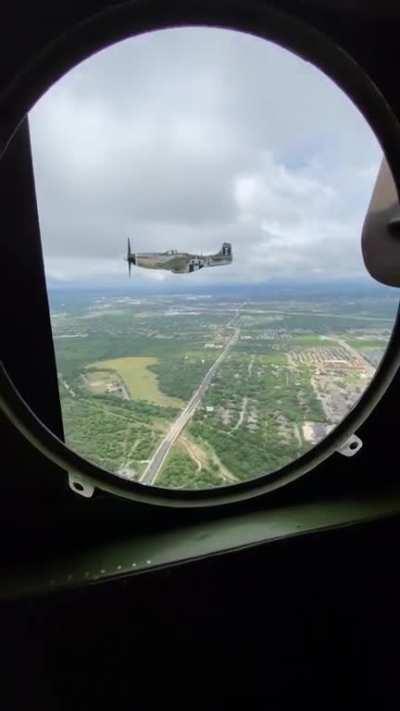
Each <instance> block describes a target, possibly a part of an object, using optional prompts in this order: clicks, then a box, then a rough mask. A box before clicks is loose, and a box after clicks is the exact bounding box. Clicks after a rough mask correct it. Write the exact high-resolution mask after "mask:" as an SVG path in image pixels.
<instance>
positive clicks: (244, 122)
mask: <svg viewBox="0 0 400 711" xmlns="http://www.w3.org/2000/svg"><path fill="white" fill-rule="evenodd" d="M30 123H31V131H32V147H33V157H34V170H35V177H36V183H37V193H38V203H39V213H40V222H41V229H42V235H43V242H44V252H45V260H46V267H47V272H48V274H49V275H50V276H52V277H53V278H54V279H66V280H68V279H77V280H80V281H81V280H88V281H91V280H98V281H99V282H101V281H102V280H104V279H111V280H112V279H115V281H121V283H124V282H123V280H124V279H125V278H126V277H125V274H126V264H125V265H124V264H123V261H122V260H123V256H124V252H125V243H126V237H127V236H128V235H131V236H133V238H134V243H135V248H136V249H137V250H139V251H140V250H142V249H143V250H144V249H146V250H148V249H151V250H163V249H166V248H176V249H185V250H188V251H193V252H199V251H204V252H207V251H214V250H215V249H216V248H218V247H219V246H220V243H221V242H222V241H230V242H232V243H233V248H234V255H235V261H234V264H233V265H232V266H231V267H229V268H226V269H225V268H224V269H220V270H210V271H209V272H206V271H204V272H202V273H199V274H196V275H194V276H193V277H190V278H191V279H196V280H197V282H203V281H204V282H206V281H209V280H211V281H217V282H220V281H229V280H237V281H247V280H263V279H267V278H269V277H270V276H272V275H273V276H282V277H284V276H300V277H308V276H310V275H313V274H327V275H328V274H329V275H332V276H348V275H355V274H360V273H363V271H364V268H363V266H362V260H361V254H360V233H361V225H362V221H363V218H364V215H365V210H366V207H367V205H368V202H369V198H370V194H371V191H372V187H373V183H374V179H375V176H376V173H377V169H378V164H379V160H380V149H379V147H378V145H377V142H376V140H375V138H374V136H373V135H372V133H371V131H370V129H369V127H368V126H367V124H366V122H365V120H364V119H363V118H362V117H361V116H360V114H359V113H358V111H357V110H356V109H355V108H354V106H353V105H352V104H351V103H350V101H349V100H348V99H347V98H346V97H345V96H344V95H343V94H342V93H341V92H340V91H339V90H338V89H337V87H336V86H335V85H334V84H333V83H332V82H331V81H330V80H329V79H327V78H326V77H324V76H323V75H322V74H321V73H320V72H319V71H318V70H316V69H314V68H313V67H312V66H310V65H309V64H307V63H305V62H303V61H302V60H300V59H298V58H296V57H294V56H292V55H290V54H289V53H288V52H286V51H285V50H282V49H280V48H278V47H276V46H274V45H271V44H269V43H266V42H264V41H262V40H259V39H256V38H253V37H250V36H246V35H243V34H238V33H233V32H229V31H222V30H213V29H205V28H204V29H199V28H191V29H181V30H168V31H163V32H156V33H152V34H147V35H144V36H142V37H139V38H136V39H132V40H128V41H126V42H123V43H120V44H119V45H116V46H114V47H112V48H110V49H108V50H105V51H104V52H101V53H98V54H97V55H95V56H94V57H92V58H91V59H89V60H88V61H86V62H84V63H83V64H81V65H79V66H78V67H77V68H76V69H75V70H73V71H72V72H71V73H70V74H69V75H67V76H66V77H65V78H64V79H63V80H61V81H60V82H59V83H58V84H57V85H55V86H54V87H53V88H52V89H51V90H50V91H49V92H48V94H47V95H46V96H45V97H43V99H42V100H41V101H40V102H39V103H38V105H37V106H36V107H35V108H34V109H33V111H32V112H31V116H30ZM211 271H212V273H211ZM136 273H137V274H138V270H136ZM159 278H161V279H167V280H168V279H169V278H170V276H168V275H164V274H161V275H159V274H158V275H156V274H154V273H150V272H148V273H141V274H140V275H139V276H138V279H139V280H144V281H146V280H151V279H159ZM177 278H179V277H172V280H174V279H177ZM171 283H172V282H171Z"/></svg>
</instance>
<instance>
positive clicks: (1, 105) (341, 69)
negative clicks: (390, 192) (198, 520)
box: [0, 0, 400, 507]
mask: <svg viewBox="0 0 400 711" xmlns="http://www.w3.org/2000/svg"><path fill="white" fill-rule="evenodd" d="M187 25H189V26H202V25H212V26H214V27H221V28H226V29H232V30H239V31H244V32H248V33H250V34H254V35H256V36H258V37H261V38H264V39H267V40H268V41H273V42H276V43H277V44H279V45H280V46H283V47H285V48H286V49H288V50H289V51H291V52H294V53H295V54H297V55H298V56H300V57H302V58H303V59H306V60H307V61H312V63H313V64H314V65H315V66H317V67H318V68H319V69H320V70H322V71H323V72H325V74H327V75H328V76H329V77H330V78H331V79H333V80H334V81H335V82H336V83H337V84H338V85H339V87H340V88H342V89H343V90H344V91H345V93H346V94H347V95H348V96H349V98H350V99H351V100H352V101H353V102H354V103H355V104H356V106H358V108H359V109H360V110H361V112H362V113H363V115H364V118H365V119H366V120H367V121H368V123H369V124H370V126H371V128H372V130H373V131H374V133H375V135H376V136H377V138H378V141H379V142H380V143H381V146H382V148H383V151H384V153H385V154H386V156H387V157H388V162H389V164H390V168H391V170H392V174H393V176H394V179H395V181H396V184H397V185H399V183H400V128H399V124H398V122H397V119H396V116H395V115H394V113H393V112H392V111H391V109H390V108H389V106H388V105H387V103H386V102H385V100H384V98H383V97H382V95H381V94H380V93H379V91H378V90H377V88H376V87H375V86H374V84H373V83H372V81H371V80H370V79H369V78H368V76H367V75H366V74H365V72H364V71H363V70H362V69H361V67H360V66H359V65H358V64H357V63H356V62H355V61H354V60H353V59H352V58H351V57H350V56H349V55H348V54H347V53H345V52H344V51H343V50H342V49H341V48H340V47H338V46H337V45H335V44H334V43H333V42H332V41H331V40H330V39H328V38H327V37H325V36H323V35H322V34H321V33H320V32H319V31H317V30H316V29H314V28H313V27H312V26H311V25H306V24H304V23H303V22H302V21H300V20H299V19H298V18H295V17H294V16H291V15H288V14H284V13H282V12H278V11H277V10H275V9H273V8H272V7H266V6H265V5H264V4H263V3H262V2H260V1H259V0H251V2H244V0H226V1H225V0H221V2H218V3H211V2H202V3H198V2H196V1H195V0H187V2H185V3H177V4H176V5H174V6H173V7H170V6H168V7H167V6H166V5H165V3H162V2H161V1H159V0H148V1H147V2H144V1H142V0H139V1H138V2H136V3H125V4H123V5H120V6H117V7H112V8H107V9H106V10H104V11H103V12H101V13H99V14H98V15H96V16H95V17H93V18H90V19H89V20H86V21H84V22H83V23H80V24H78V25H77V26H76V27H75V28H73V29H72V30H71V31H69V32H68V33H67V34H65V35H63V36H62V37H60V38H58V39H57V40H55V41H53V42H52V43H51V44H49V45H47V47H46V48H45V49H44V50H42V52H40V53H39V54H38V55H37V56H36V57H35V58H33V60H32V61H31V63H30V64H28V65H27V66H26V67H25V69H24V70H23V71H21V72H20V74H19V75H18V77H16V78H15V79H14V81H13V82H12V83H11V84H10V85H9V86H8V88H7V89H6V90H5V92H3V94H2V96H1V97H0V114H2V115H3V117H4V116H5V120H3V121H2V123H1V129H0V146H2V147H3V152H4V151H5V149H6V147H7V146H8V145H9V144H10V141H11V139H12V137H13V136H14V135H15V139H16V138H17V135H18V131H19V129H18V127H19V126H20V127H21V130H22V126H24V125H25V122H26V118H25V117H26V114H27V112H28V111H29V109H30V108H31V107H32V105H33V104H34V103H35V102H36V100H37V99H38V98H39V97H40V96H41V95H42V94H43V93H44V92H45V91H46V90H47V89H48V88H49V87H50V86H51V85H52V83H54V81H56V80H57V79H59V78H60V77H61V76H62V75H63V74H64V73H65V72H66V71H68V70H69V69H70V68H72V67H73V66H75V65H76V64H77V63H78V62H79V61H82V60H83V59H86V58H87V57H89V56H91V55H92V54H93V53H94V52H96V51H99V50H100V49H104V48H106V47H107V46H109V45H110V44H112V43H114V42H117V41H120V40H123V39H127V38H128V37H133V36H135V35H136V34H140V33H142V32H147V31H151V30H156V29H166V28H170V27H183V26H187ZM21 122H22V123H21ZM23 130H26V129H25V128H24V129H23ZM10 149H12V143H11V144H10V147H9V150H10ZM5 155H6V154H5ZM32 201H35V197H34V192H33V198H32ZM32 204H33V202H32ZM34 207H36V201H35V202H34ZM39 239H40V237H39ZM11 266H13V265H11ZM36 269H39V267H38V266H36ZM36 273H37V275H39V271H36ZM39 281H40V283H41V289H43V290H44V293H45V294H47V291H46V284H45V280H44V271H43V265H42V275H41V278H40V279H39ZM399 334H400V322H399V317H398V319H397V322H396V325H395V327H394V330H393V334H392V338H391V341H390V343H389V346H388V349H387V351H386V354H385V356H384V358H383V360H382V363H381V365H380V367H379V369H378V371H377V374H376V375H375V377H374V379H373V381H372V383H371V385H370V386H369V387H368V388H367V390H366V391H365V392H364V394H363V396H362V397H361V399H360V401H359V403H358V404H357V405H356V406H355V407H354V409H353V410H352V411H351V413H350V414H349V415H348V416H347V417H346V418H345V420H343V422H342V423H340V424H339V425H338V426H337V427H336V428H335V430H334V431H333V432H332V433H330V434H329V435H328V436H327V437H326V438H325V439H324V440H323V442H321V443H319V444H317V445H316V446H315V447H314V448H313V449H312V450H310V452H307V453H306V454H305V455H303V456H302V457H301V458H300V459H298V460H296V461H295V462H293V463H291V464H289V465H287V466H286V467H284V468H282V469H280V470H278V471H277V472H273V473H271V474H266V475H261V476H259V477H257V478H255V479H251V480H249V481H246V482H242V483H239V484H235V485H232V486H226V487H225V486H224V487H221V488H220V489H219V488H218V489H210V490H204V491H179V494H178V493H177V492H176V491H174V490H168V489H159V488H157V487H151V489H150V487H149V488H147V487H144V486H143V485H140V484H136V483H134V482H128V481H126V480H122V479H118V478H117V477H115V475H113V474H111V473H110V472H105V471H104V470H102V469H100V468H99V467H97V466H96V465H92V464H91V463H90V462H87V460H84V459H83V458H82V457H80V456H79V455H78V454H76V453H74V452H72V450H70V449H69V448H68V447H67V446H66V445H65V444H64V443H63V442H62V437H61V436H60V435H61V433H60V430H59V428H58V434H59V437H56V436H55V435H54V434H53V433H52V432H50V430H49V428H50V429H53V430H55V431H57V429H56V428H55V427H54V422H49V421H48V422H47V423H46V421H45V419H44V418H43V417H42V420H44V422H45V424H47V425H48V427H47V428H46V427H44V426H43V424H42V423H41V422H40V421H39V419H38V418H37V417H36V415H34V414H33V411H32V410H35V412H40V409H37V405H36V403H35V402H33V401H32V400H31V401H29V399H28V398H26V397H24V393H23V392H22V390H21V389H20V388H19V380H17V378H15V376H14V379H15V380H17V382H18V388H19V389H20V390H21V392H18V390H17V388H16V387H15V386H14V385H13V383H12V381H11V380H10V379H9V378H8V376H7V367H6V368H5V369H4V370H3V371H2V372H1V382H0V384H1V386H2V392H3V395H2V399H3V409H4V410H5V412H6V414H7V415H8V417H9V419H10V420H11V421H12V422H13V423H14V424H15V425H16V426H17V428H18V429H20V431H22V432H23V434H24V436H25V437H26V438H27V439H28V440H30V441H31V442H32V444H34V446H35V447H37V448H38V449H40V450H41V451H42V452H43V453H44V454H45V455H46V456H47V457H49V458H50V459H52V461H53V462H55V463H56V464H58V465H59V466H61V467H63V468H64V469H66V470H69V471H72V472H73V471H75V472H77V473H78V475H79V476H80V475H82V476H83V477H85V478H86V479H87V480H88V481H89V482H90V483H92V484H93V485H94V486H95V487H96V488H100V489H102V490H104V491H107V492H109V493H112V494H116V495H118V496H122V497H125V498H129V499H133V500H134V501H136V502H143V503H151V504H158V505H161V506H177V507H196V506H201V507H209V506H214V505H220V504H226V503H233V502H236V501H242V500H244V499H248V498H252V497H255V496H258V495H261V494H265V493H269V492H272V491H274V490H275V489H277V488H280V487H282V486H284V485H285V484H288V483H289V482H292V481H294V480H295V479H297V478H299V477H301V476H303V475H304V474H306V473H307V472H309V471H311V470H314V469H315V468H316V467H319V466H320V465H321V464H322V463H323V462H324V461H325V460H326V459H327V458H328V457H330V455H331V454H333V453H334V452H335V451H337V450H338V449H339V448H340V446H341V445H342V444H343V443H344V442H345V441H346V439H347V438H348V437H349V435H350V434H352V433H354V432H355V431H356V430H357V429H358V428H359V427H360V425H361V424H362V423H363V422H364V421H365V420H366V419H367V418H368V416H369V415H370V413H371V412H372V410H373V409H374V407H375V406H376V405H377V403H378V402H379V400H380V398H381V397H382V395H383V394H384V393H385V391H386V389H387V387H388V386H389V385H390V383H391V381H392V379H393V377H394V375H395V373H396V371H397V369H398V366H399V362H400V355H399V354H400V335H399ZM43 339H44V340H46V339H47V344H48V349H49V350H48V353H49V355H51V351H52V350H53V357H54V349H53V343H52V338H51V334H50V338H49V337H48V335H47V336H46V335H45V330H44V331H43ZM6 366H7V363H6ZM54 368H55V365H54ZM53 380H54V373H53ZM52 397H54V395H53V396H52ZM58 404H59V401H58ZM29 405H30V406H31V407H29Z"/></svg>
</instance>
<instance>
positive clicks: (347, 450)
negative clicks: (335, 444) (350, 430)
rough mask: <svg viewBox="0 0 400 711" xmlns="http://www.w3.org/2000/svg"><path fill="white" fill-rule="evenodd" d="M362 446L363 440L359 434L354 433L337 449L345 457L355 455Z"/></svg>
mask: <svg viewBox="0 0 400 711" xmlns="http://www.w3.org/2000/svg"><path fill="white" fill-rule="evenodd" d="M362 446H363V443H362V440H361V439H360V438H359V437H357V435H355V434H352V435H351V437H349V439H347V440H346V441H345V442H344V444H342V446H341V447H339V449H338V450H337V451H338V452H339V454H343V456H344V457H354V455H355V454H357V452H358V451H359V450H360V449H361V447H362Z"/></svg>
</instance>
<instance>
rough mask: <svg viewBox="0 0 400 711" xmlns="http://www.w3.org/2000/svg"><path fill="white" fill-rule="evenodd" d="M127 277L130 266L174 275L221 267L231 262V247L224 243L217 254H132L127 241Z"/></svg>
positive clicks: (175, 251)
mask: <svg viewBox="0 0 400 711" xmlns="http://www.w3.org/2000/svg"><path fill="white" fill-rule="evenodd" d="M126 261H127V262H128V269H129V276H130V275H131V266H132V264H134V265H135V266H136V267H144V268H145V269H168V271H170V272H173V273H174V274H189V273H191V272H195V271H198V270H199V269H203V267H221V266H223V265H225V264H231V262H232V245H231V244H230V243H229V242H224V243H223V245H222V247H221V249H220V251H219V252H217V254H201V255H199V254H188V253H187V252H178V251H177V250H176V249H170V250H168V251H167V252H136V253H134V252H132V251H131V242H130V240H129V239H128V255H127V257H126Z"/></svg>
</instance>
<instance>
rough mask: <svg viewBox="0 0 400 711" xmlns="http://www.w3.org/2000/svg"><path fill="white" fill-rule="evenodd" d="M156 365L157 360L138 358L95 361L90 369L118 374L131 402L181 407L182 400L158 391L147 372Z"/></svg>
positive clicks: (156, 384) (153, 377)
mask: <svg viewBox="0 0 400 711" xmlns="http://www.w3.org/2000/svg"><path fill="white" fill-rule="evenodd" d="M157 364H158V358H154V357H152V356H150V357H142V356H139V357H128V358H112V359H111V360H102V361H97V362H95V363H92V364H91V365H90V367H91V368H96V369H98V370H100V371H101V370H104V369H109V370H114V371H115V372H116V373H118V375H119V376H120V378H122V380H123V381H124V383H125V385H126V386H127V388H128V390H129V393H130V395H131V397H132V399H133V400H145V401H146V402H151V403H153V404H154V405H161V406H162V407H182V405H183V404H184V403H183V401H182V400H180V399H179V398H175V397H170V396H169V395H164V393H162V392H161V390H160V389H159V387H158V378H157V376H156V374H155V373H153V372H152V371H151V370H149V366H151V365H153V366H154V365H157Z"/></svg>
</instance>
